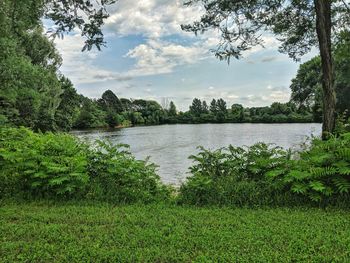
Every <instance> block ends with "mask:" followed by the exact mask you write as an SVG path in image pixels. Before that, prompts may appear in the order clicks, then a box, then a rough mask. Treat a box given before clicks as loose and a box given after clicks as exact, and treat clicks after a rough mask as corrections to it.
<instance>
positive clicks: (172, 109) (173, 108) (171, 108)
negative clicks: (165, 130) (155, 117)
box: [169, 101, 177, 116]
mask: <svg viewBox="0 0 350 263" xmlns="http://www.w3.org/2000/svg"><path fill="white" fill-rule="evenodd" d="M176 114H177V111H176V106H175V104H174V102H173V101H170V106H169V116H176Z"/></svg>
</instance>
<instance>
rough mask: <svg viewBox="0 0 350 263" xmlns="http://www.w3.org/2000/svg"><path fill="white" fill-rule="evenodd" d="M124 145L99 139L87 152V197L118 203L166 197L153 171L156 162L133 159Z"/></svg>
mask: <svg viewBox="0 0 350 263" xmlns="http://www.w3.org/2000/svg"><path fill="white" fill-rule="evenodd" d="M127 148H128V146H127V145H116V146H113V145H112V144H110V143H107V142H103V141H98V142H97V143H96V145H95V148H94V150H92V151H90V154H89V168H88V170H89V174H90V176H91V184H90V185H89V189H88V192H87V195H86V196H87V197H88V198H92V199H99V200H108V201H114V202H119V203H131V202H137V201H142V202H151V201H155V200H158V201H159V200H164V199H166V198H167V197H168V195H169V191H168V189H167V188H166V187H165V186H164V185H163V184H162V183H161V181H160V178H159V176H158V175H157V174H156V171H155V169H156V166H155V165H154V164H152V163H148V162H147V160H146V161H142V160H136V159H135V158H134V157H133V156H132V155H131V154H130V152H129V151H127Z"/></svg>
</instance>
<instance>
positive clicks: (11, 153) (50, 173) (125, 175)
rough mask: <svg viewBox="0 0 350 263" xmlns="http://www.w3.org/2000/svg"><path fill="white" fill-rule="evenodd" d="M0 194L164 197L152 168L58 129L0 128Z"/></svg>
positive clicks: (165, 191) (118, 198)
mask: <svg viewBox="0 0 350 263" xmlns="http://www.w3.org/2000/svg"><path fill="white" fill-rule="evenodd" d="M0 138H1V139H0V167H1V174H0V198H3V197H21V198H56V199H66V198H75V199H81V198H89V199H98V200H102V201H110V202H114V203H120V202H123V203H125V202H128V203H130V202H150V201H153V200H156V199H166V198H167V196H168V194H169V191H168V189H167V188H166V187H165V186H164V185H162V184H161V182H160V179H159V177H158V176H157V175H156V172H155V166H154V165H153V164H148V163H147V162H146V161H138V160H135V158H134V157H133V156H132V155H131V154H130V153H129V152H127V151H124V150H122V149H121V148H120V147H119V146H111V145H109V144H107V143H103V142H99V143H98V145H95V146H90V145H88V144H86V143H82V142H80V141H79V140H78V139H77V138H75V137H74V136H72V135H69V134H64V133H57V134H53V133H34V132H32V131H30V130H29V129H26V128H19V129H16V128H4V127H3V128H1V129H0Z"/></svg>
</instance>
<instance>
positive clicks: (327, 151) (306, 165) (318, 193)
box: [268, 133, 350, 202]
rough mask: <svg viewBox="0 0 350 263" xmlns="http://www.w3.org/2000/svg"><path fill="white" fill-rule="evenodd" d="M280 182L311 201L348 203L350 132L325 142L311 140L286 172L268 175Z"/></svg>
mask: <svg viewBox="0 0 350 263" xmlns="http://www.w3.org/2000/svg"><path fill="white" fill-rule="evenodd" d="M268 175H269V176H270V177H271V178H274V179H279V180H280V179H281V178H282V180H283V182H284V183H285V184H286V185H288V187H289V188H290V190H291V191H292V192H293V193H297V194H300V195H304V196H307V197H308V198H310V199H311V200H312V201H315V202H328V201H331V200H336V201H337V202H343V201H345V200H349V194H350V133H345V134H342V135H340V136H338V137H335V136H332V137H331V138H329V139H328V140H326V141H322V140H321V139H318V138H315V139H314V140H313V141H312V144H311V146H310V147H309V149H307V150H304V151H301V152H300V153H299V158H298V159H297V160H294V161H292V162H291V165H290V167H289V170H288V172H287V173H280V172H278V171H277V172H276V171H274V172H270V173H269V174H268Z"/></svg>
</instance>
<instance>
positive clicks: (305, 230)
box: [0, 203, 350, 262]
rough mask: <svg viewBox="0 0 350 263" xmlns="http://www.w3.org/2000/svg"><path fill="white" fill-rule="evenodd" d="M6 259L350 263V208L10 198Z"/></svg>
mask: <svg viewBox="0 0 350 263" xmlns="http://www.w3.org/2000/svg"><path fill="white" fill-rule="evenodd" d="M0 232H1V237H0V261H1V262H28V261H30V262H85V261H93V262H191V261H192V262H213V261H215V262H216V261H224V262H232V261H235V262H348V261H349V259H350V251H349V246H350V221H349V211H340V210H320V209H283V208H278V209H254V210H252V209H227V208H220V209H219V208H193V207H190V208H188V207H179V206H177V207H172V206H164V205H146V206H144V205H142V206H139V205H131V206H130V205H129V206H108V205H103V204H96V203H95V204H94V205H91V204H90V205H89V204H83V203H75V204H69V203H68V204H45V203H36V204H2V205H1V206H0Z"/></svg>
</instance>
